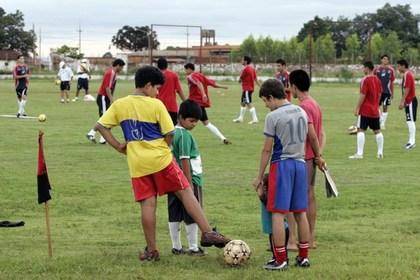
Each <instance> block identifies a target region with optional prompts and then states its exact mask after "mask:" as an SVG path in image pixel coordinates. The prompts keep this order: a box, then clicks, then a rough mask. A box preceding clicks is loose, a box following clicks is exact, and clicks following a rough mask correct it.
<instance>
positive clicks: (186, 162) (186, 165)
mask: <svg viewBox="0 0 420 280" xmlns="http://www.w3.org/2000/svg"><path fill="white" fill-rule="evenodd" d="M190 166H191V165H190V159H189V158H183V159H181V168H182V172H183V173H184V175H185V177H187V179H188V182H190V186H192V185H193V184H192V176H191V168H190Z"/></svg>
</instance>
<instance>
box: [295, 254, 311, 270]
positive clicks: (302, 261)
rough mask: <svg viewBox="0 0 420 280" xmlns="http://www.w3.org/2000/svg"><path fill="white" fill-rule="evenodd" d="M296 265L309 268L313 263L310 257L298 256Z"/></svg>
mask: <svg viewBox="0 0 420 280" xmlns="http://www.w3.org/2000/svg"><path fill="white" fill-rule="evenodd" d="M295 266H299V267H304V268H308V267H310V266H311V264H310V263H309V259H308V258H302V257H299V256H297V257H296V262H295Z"/></svg>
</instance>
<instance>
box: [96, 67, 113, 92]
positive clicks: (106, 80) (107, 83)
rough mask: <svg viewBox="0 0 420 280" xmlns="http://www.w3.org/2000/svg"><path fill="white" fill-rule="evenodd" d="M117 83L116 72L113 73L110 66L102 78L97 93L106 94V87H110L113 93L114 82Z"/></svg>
mask: <svg viewBox="0 0 420 280" xmlns="http://www.w3.org/2000/svg"><path fill="white" fill-rule="evenodd" d="M116 83H117V73H115V71H114V69H113V68H112V67H109V68H108V69H107V70H106V71H105V74H104V77H103V79H102V83H101V86H100V87H99V90H98V95H103V96H107V95H106V89H107V88H110V89H111V94H112V95H114V90H115V84H116Z"/></svg>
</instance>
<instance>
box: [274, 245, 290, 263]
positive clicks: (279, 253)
mask: <svg viewBox="0 0 420 280" xmlns="http://www.w3.org/2000/svg"><path fill="white" fill-rule="evenodd" d="M274 256H275V257H276V262H277V263H280V264H281V263H283V262H285V261H287V251H286V247H285V246H280V247H276V246H275V247H274Z"/></svg>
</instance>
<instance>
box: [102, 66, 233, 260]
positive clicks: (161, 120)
mask: <svg viewBox="0 0 420 280" xmlns="http://www.w3.org/2000/svg"><path fill="white" fill-rule="evenodd" d="M163 83H164V77H163V75H162V73H161V72H160V71H159V70H158V69H157V68H155V67H152V66H144V67H141V68H140V69H138V70H137V72H136V75H135V84H136V91H135V93H134V94H133V95H129V96H126V97H124V98H120V99H118V100H116V101H115V102H114V103H113V104H112V105H111V107H110V108H109V109H108V110H107V111H106V112H105V113H104V115H103V116H102V117H101V118H100V119H99V120H98V123H97V125H96V127H95V128H96V129H97V131H99V132H100V133H101V134H102V136H103V137H104V138H105V139H106V141H107V142H108V143H109V144H110V145H111V146H112V147H113V148H114V149H116V150H117V151H118V152H120V153H122V154H126V155H127V161H128V167H129V170H130V176H131V182H132V187H133V193H134V198H135V200H136V201H137V202H139V203H140V207H141V222H142V226H143V232H144V237H145V239H146V244H147V246H146V248H145V250H144V252H142V253H140V254H139V259H140V261H153V260H154V261H157V260H159V252H158V250H157V246H156V196H157V195H164V194H166V193H169V192H174V193H175V194H176V196H177V197H178V198H179V199H180V200H181V201H182V203H183V205H184V207H185V209H186V210H187V212H188V214H189V215H190V216H191V217H192V218H193V219H194V221H195V222H196V223H197V224H198V226H199V227H200V230H201V232H202V235H201V246H203V247H209V246H212V245H214V246H216V247H219V248H223V247H224V246H225V245H226V243H228V242H229V241H230V240H229V239H227V238H225V237H224V236H223V235H221V234H219V233H218V232H216V231H213V230H212V228H211V227H210V225H209V223H208V221H207V219H206V217H205V216H204V213H203V210H202V209H201V207H200V204H199V203H198V202H197V199H196V198H195V196H194V194H193V192H192V190H191V187H190V184H189V182H188V180H187V178H186V177H185V176H184V174H183V172H182V170H181V169H180V168H179V167H178V165H177V164H176V162H175V161H174V159H173V156H172V153H171V149H170V148H169V145H170V144H171V142H172V138H173V132H174V125H173V123H172V120H171V118H170V116H169V114H168V112H167V110H166V108H165V106H164V105H163V103H162V102H161V101H160V100H159V99H157V98H156V95H157V94H158V88H159V86H160V85H162V84H163ZM118 125H119V126H121V128H122V131H123V134H124V138H125V142H124V143H120V142H119V141H118V140H117V139H116V138H115V137H114V136H113V134H112V132H111V130H110V129H111V128H112V127H114V126H118Z"/></svg>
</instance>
